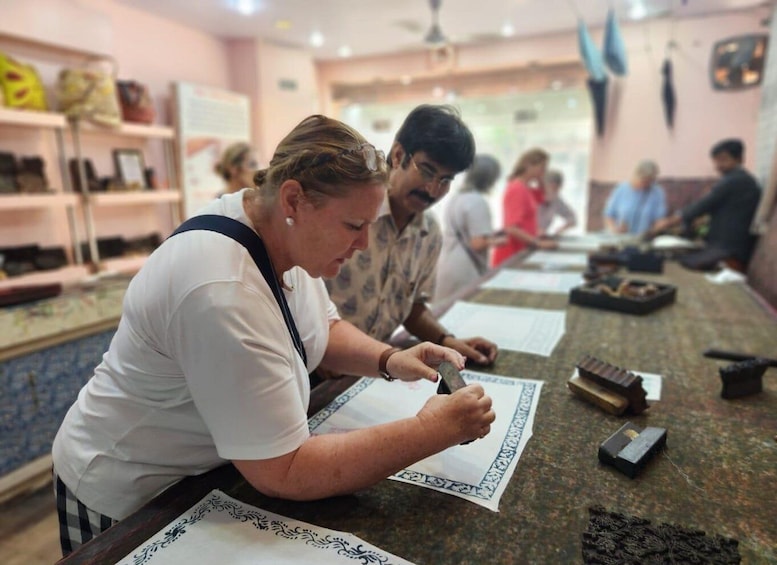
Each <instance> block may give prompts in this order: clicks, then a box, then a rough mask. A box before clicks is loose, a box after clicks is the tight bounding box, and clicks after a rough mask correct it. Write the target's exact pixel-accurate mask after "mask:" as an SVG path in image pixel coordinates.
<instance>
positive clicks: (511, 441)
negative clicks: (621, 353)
mask: <svg viewBox="0 0 777 565" xmlns="http://www.w3.org/2000/svg"><path fill="white" fill-rule="evenodd" d="M462 376H463V377H464V379H465V380H466V381H467V382H480V383H498V384H500V385H507V386H520V387H522V389H521V394H520V397H519V399H518V405H517V406H516V408H515V412H514V413H513V418H512V421H511V422H510V426H509V427H508V429H507V434H505V438H504V441H503V442H502V445H501V446H500V448H499V453H498V454H497V456H496V458H495V459H494V461H493V462H492V463H491V465H490V467H489V468H488V471H486V474H485V475H484V476H483V480H481V481H480V483H479V484H476V485H473V484H469V483H463V482H459V481H452V480H450V479H445V478H442V477H435V476H433V475H428V474H426V473H419V472H417V471H408V470H404V471H400V472H399V473H397V474H396V475H395V476H396V477H397V478H399V479H402V480H404V481H408V482H411V483H417V484H419V485H422V486H430V487H434V488H436V489H441V490H446V491H450V492H454V493H460V494H465V495H467V496H471V497H473V498H480V499H482V500H491V498H492V497H493V496H494V494H495V493H496V491H497V489H498V488H499V484H500V483H501V482H502V479H503V478H504V475H505V473H506V472H507V470H508V469H509V468H510V465H511V464H512V462H513V460H514V459H515V458H516V457H518V455H519V452H518V449H519V448H520V446H521V438H522V436H523V432H524V430H525V429H526V423H527V422H528V420H529V416H530V415H531V407H532V404H533V401H534V396H535V394H537V392H538V386H539V385H540V384H541V383H538V382H534V381H524V380H519V379H509V378H506V377H497V376H492V375H485V374H483V373H477V374H474V373H470V372H468V371H462ZM375 382H376V380H375V379H369V378H363V379H361V380H359V381H358V382H357V383H356V384H354V385H353V386H352V387H351V388H349V389H348V390H346V391H345V392H344V393H342V394H341V395H340V396H338V397H337V398H335V399H334V400H333V401H332V402H331V403H329V405H327V406H326V408H324V409H323V410H321V411H320V412H318V413H317V414H316V415H315V416H313V417H312V418H311V419H310V420H309V422H308V427H309V428H310V431H311V433H312V432H313V431H314V430H315V429H316V428H318V427H319V426H320V425H321V424H323V423H324V422H325V421H326V420H327V419H328V418H329V417H330V416H332V415H333V414H334V413H335V412H337V411H338V410H339V409H340V408H341V407H342V406H343V405H344V404H346V403H347V402H349V401H350V400H351V399H353V398H354V397H356V396H357V395H358V394H360V393H362V392H364V391H365V390H366V389H367V387H369V386H370V385H372V384H373V383H375Z"/></svg>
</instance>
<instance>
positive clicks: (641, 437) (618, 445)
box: [599, 422, 666, 479]
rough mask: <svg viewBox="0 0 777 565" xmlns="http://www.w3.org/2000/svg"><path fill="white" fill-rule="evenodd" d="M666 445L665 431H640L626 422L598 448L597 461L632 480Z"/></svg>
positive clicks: (661, 429)
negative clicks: (610, 466)
mask: <svg viewBox="0 0 777 565" xmlns="http://www.w3.org/2000/svg"><path fill="white" fill-rule="evenodd" d="M665 445H666V429H665V428H652V427H648V428H645V429H644V430H643V429H640V428H639V427H637V426H635V425H634V424H632V423H631V422H626V423H625V424H623V426H621V427H620V429H619V430H618V431H617V432H615V433H614V434H612V435H611V436H610V437H609V438H607V441H605V442H604V443H603V444H601V445H600V446H599V461H601V462H602V463H605V464H606V465H612V466H613V467H615V468H616V469H618V470H619V471H620V472H621V473H623V474H624V475H626V476H627V477H629V478H631V479H633V478H634V477H636V476H637V475H638V474H639V472H640V471H641V470H642V469H643V468H644V467H645V465H647V463H648V461H650V460H651V459H652V458H653V457H654V456H655V454H656V453H658V452H659V451H660V450H661V449H662V448H663V447H664V446H665Z"/></svg>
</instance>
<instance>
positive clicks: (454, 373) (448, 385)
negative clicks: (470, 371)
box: [437, 361, 474, 445]
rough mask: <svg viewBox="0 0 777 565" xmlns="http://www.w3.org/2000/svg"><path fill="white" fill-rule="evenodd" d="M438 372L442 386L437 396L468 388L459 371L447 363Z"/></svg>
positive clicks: (438, 387) (443, 363)
mask: <svg viewBox="0 0 777 565" xmlns="http://www.w3.org/2000/svg"><path fill="white" fill-rule="evenodd" d="M437 372H438V373H439V375H440V384H439V385H437V394H453V393H454V392H456V391H457V390H459V389H460V388H464V387H465V386H467V383H465V382H464V379H463V378H462V377H461V373H459V370H458V369H457V368H456V367H455V366H453V365H452V364H451V363H448V362H447V361H443V362H442V363H440V365H439V367H437ZM473 441H474V440H470V441H465V442H464V443H462V444H461V445H467V444H468V443H472V442H473Z"/></svg>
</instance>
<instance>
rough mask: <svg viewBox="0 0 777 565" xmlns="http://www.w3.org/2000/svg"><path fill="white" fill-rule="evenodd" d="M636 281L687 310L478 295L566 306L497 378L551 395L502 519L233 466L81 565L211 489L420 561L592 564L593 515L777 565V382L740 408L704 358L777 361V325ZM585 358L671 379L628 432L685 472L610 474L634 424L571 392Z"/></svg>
mask: <svg viewBox="0 0 777 565" xmlns="http://www.w3.org/2000/svg"><path fill="white" fill-rule="evenodd" d="M631 277H632V278H639V279H654V280H658V281H663V282H670V283H672V284H675V285H677V286H678V289H679V290H678V295H677V301H676V303H675V304H673V305H671V306H668V307H666V308H663V309H661V310H658V311H657V312H654V313H652V314H649V315H647V316H644V317H637V316H630V315H625V314H618V313H614V312H605V311H599V310H593V309H588V308H583V307H579V306H573V305H568V304H567V297H566V296H565V295H551V294H532V293H523V292H508V291H497V290H488V291H480V292H476V293H475V294H474V295H473V296H472V297H471V298H470V299H471V300H473V301H476V302H483V303H490V304H504V305H514V306H526V307H539V308H551V309H553V308H566V309H567V328H566V334H565V336H564V338H563V339H562V341H561V342H560V343H559V345H558V346H557V347H556V349H555V351H554V352H553V355H552V356H551V357H547V358H546V357H538V356H534V355H528V354H521V353H515V352H510V351H502V352H501V353H500V356H499V358H498V360H497V363H496V365H495V366H494V367H493V368H491V369H490V371H492V372H494V373H499V374H504V375H512V376H516V377H526V378H535V379H543V380H544V381H545V382H546V385H545V386H544V387H543V389H542V395H541V398H540V403H539V407H538V410H537V415H536V419H535V423H534V435H533V437H532V438H531V440H530V441H529V443H528V445H527V447H526V449H525V451H524V453H523V455H522V456H521V459H520V461H519V463H518V466H517V469H516V470H515V474H514V475H513V477H512V480H511V482H510V484H509V486H508V487H507V490H506V491H505V493H504V495H503V497H502V500H501V502H500V511H499V512H498V513H494V512H491V511H489V510H486V509H484V508H482V507H480V506H476V505H474V504H471V503H468V502H466V501H463V500H461V499H459V498H455V497H452V496H448V495H445V494H442V493H438V492H434V491H431V490H428V489H423V488H419V487H416V486H412V485H408V484H404V483H399V482H395V481H388V480H387V481H383V482H381V483H380V484H378V485H376V486H375V487H373V488H371V489H368V490H366V491H363V492H360V493H357V494H356V495H353V496H346V497H339V498H336V499H330V500H324V501H319V502H314V503H293V502H287V501H281V500H274V499H269V498H267V497H264V496H261V495H259V494H257V493H256V492H255V491H253V490H252V489H251V488H250V487H248V486H247V485H246V484H245V483H244V482H243V481H242V480H241V479H240V477H239V476H238V475H237V473H236V472H235V471H234V469H232V467H231V466H226V467H223V468H221V469H218V470H216V471H213V472H211V473H210V474H209V475H207V476H204V477H198V478H193V479H187V480H186V481H183V482H182V483H180V484H179V485H176V486H175V487H173V488H171V489H169V490H168V491H167V492H166V493H163V495H161V496H160V497H159V498H158V499H156V500H155V501H152V503H150V504H149V505H148V506H147V507H146V508H144V509H142V510H141V511H139V512H138V513H137V514H135V515H134V516H132V517H130V518H128V519H127V520H125V521H124V522H123V523H121V524H119V526H117V527H115V528H114V529H113V530H111V531H109V532H108V533H106V534H105V535H104V536H100V538H98V539H97V540H95V541H94V542H93V543H91V544H87V545H86V546H84V547H83V548H82V550H81V551H79V552H77V553H76V554H74V555H73V556H71V558H69V559H68V560H67V562H68V563H85V562H93V563H97V562H101V561H100V559H105V558H106V556H107V555H110V557H111V558H119V557H121V556H123V555H126V554H127V553H128V552H129V551H131V550H132V549H134V548H135V547H136V546H137V545H139V544H140V543H141V542H142V541H143V540H145V539H146V538H148V537H150V536H151V535H152V534H153V533H155V532H156V531H157V530H159V529H160V528H161V527H162V526H164V525H165V524H167V523H168V522H169V521H171V520H172V519H173V518H175V517H176V516H177V515H178V514H180V513H181V512H183V511H184V510H186V509H188V508H189V507H190V506H191V505H193V504H194V503H195V502H196V501H197V500H199V498H200V497H201V496H203V495H204V494H205V493H207V492H208V491H209V490H211V489H212V488H221V489H222V490H224V491H226V492H227V493H229V494H231V495H233V496H235V497H237V498H239V499H241V500H243V501H246V502H248V503H250V504H254V505H257V506H260V507H261V508H264V509H266V510H270V511H273V512H277V513H279V514H283V515H285V516H289V517H292V518H296V519H300V520H305V521H308V522H312V523H315V524H317V525H320V526H324V527H327V528H333V529H338V530H344V531H349V532H353V533H355V534H356V535H358V536H360V537H361V538H363V539H364V540H366V541H368V542H370V543H372V544H375V545H377V546H379V547H381V548H383V549H385V550H387V551H390V552H392V553H395V554H397V555H399V556H401V557H403V558H405V559H408V560H410V561H413V562H415V563H418V564H428V565H431V564H464V563H471V564H501V563H540V564H555V563H580V562H581V541H580V540H581V532H583V531H584V530H585V528H586V525H587V522H588V508H589V507H590V506H592V505H595V504H600V505H602V506H604V507H605V508H607V509H608V510H614V511H618V512H623V513H627V514H633V515H638V516H641V517H644V518H647V519H649V520H651V521H653V522H654V523H658V522H671V523H675V524H679V525H682V526H684V527H686V528H698V529H700V530H705V531H706V532H708V533H710V534H712V533H714V534H720V535H723V536H727V537H733V538H736V539H738V540H739V542H740V546H739V549H740V553H741V555H742V558H743V562H744V563H769V562H777V550H775V548H777V441H775V435H777V370H775V369H770V370H769V372H767V374H766V376H765V377H764V392H763V393H761V394H759V395H756V396H751V397H747V398H742V399H739V400H734V401H726V400H723V399H721V398H720V379H719V377H718V374H717V370H718V367H719V366H722V365H723V364H725V362H720V361H714V360H711V359H706V358H704V357H702V355H701V352H702V351H703V350H704V349H706V348H708V347H718V348H721V349H729V350H735V351H747V352H752V353H760V354H762V355H768V354H771V356H775V354H776V353H777V349H775V344H777V319H775V317H774V315H773V314H772V313H770V312H768V311H767V310H766V309H765V308H764V307H763V306H762V305H761V304H760V303H759V302H758V301H757V299H756V297H755V296H754V295H753V294H752V293H751V292H750V291H749V290H748V289H747V288H746V287H744V286H742V285H729V286H718V285H713V284H711V283H709V282H707V281H706V280H705V279H704V277H703V275H700V274H696V273H690V272H686V271H681V270H680V269H679V268H678V267H677V266H676V265H674V264H669V265H667V273H666V276H657V277H653V276H643V275H631ZM584 353H590V354H592V355H594V356H598V357H600V358H603V359H605V360H608V361H610V362H612V363H614V364H617V365H620V366H622V367H626V368H629V369H632V370H638V371H645V372H651V373H660V374H662V375H663V376H664V379H663V391H662V397H661V400H660V401H658V402H655V403H654V404H653V405H652V406H651V408H650V409H649V410H648V411H646V412H645V413H643V414H641V415H639V416H636V417H631V418H630V420H631V421H633V422H634V423H636V424H637V425H640V426H646V425H650V426H659V427H664V428H667V430H668V438H667V454H668V456H669V457H671V460H670V459H669V458H667V456H666V455H664V454H661V455H659V456H658V457H657V458H656V459H655V460H653V461H651V463H650V464H649V465H648V466H647V468H646V469H645V470H644V471H643V473H642V474H641V475H640V476H639V477H637V478H636V479H633V480H632V479H629V478H627V477H626V476H625V475H622V474H620V473H618V472H617V471H615V470H614V469H612V468H610V467H604V466H602V465H601V464H600V463H599V462H598V460H597V449H598V446H599V444H600V443H601V442H602V441H604V440H605V439H606V438H607V437H608V436H610V435H611V434H612V433H613V432H614V431H616V430H617V429H618V428H619V427H620V426H621V425H622V424H623V423H624V422H625V421H626V418H621V417H616V416H611V415H608V414H606V413H604V412H602V411H600V410H598V409H597V408H595V407H593V406H591V405H589V404H586V403H583V402H582V401H580V400H578V399H577V398H576V397H573V396H572V395H571V394H570V393H569V391H568V390H567V388H566V384H565V383H566V381H567V379H568V378H569V377H570V375H571V373H572V370H573V366H574V363H575V362H576V361H577V360H578V359H579V358H580V356H581V355H582V354H584ZM346 384H347V383H345V382H340V381H334V382H327V383H324V385H322V386H321V387H319V388H317V389H316V390H315V391H314V394H313V401H314V402H317V403H319V406H320V403H321V402H323V401H325V400H326V399H327V398H331V397H332V396H333V395H334V394H335V393H336V392H337V389H339V388H342V387H344V386H345V385H346ZM365 457H369V454H368V453H365ZM108 548H110V553H108V554H106V553H105V552H106V551H107V550H108Z"/></svg>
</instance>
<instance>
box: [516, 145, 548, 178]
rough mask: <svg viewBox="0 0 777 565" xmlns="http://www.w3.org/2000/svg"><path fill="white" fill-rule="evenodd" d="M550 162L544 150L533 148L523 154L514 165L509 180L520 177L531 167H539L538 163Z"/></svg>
mask: <svg viewBox="0 0 777 565" xmlns="http://www.w3.org/2000/svg"><path fill="white" fill-rule="evenodd" d="M549 160H550V155H549V154H548V152H547V151H545V150H544V149H540V148H538V147H535V148H534V149H529V150H528V151H526V152H524V153H523V154H522V155H521V156H520V157H519V158H518V162H517V163H515V166H514V167H513V171H512V172H511V173H510V178H511V179H514V178H515V177H519V176H521V175H522V174H523V173H525V172H526V169H528V168H529V167H530V166H532V165H539V164H540V163H547V162H548V161H549Z"/></svg>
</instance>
